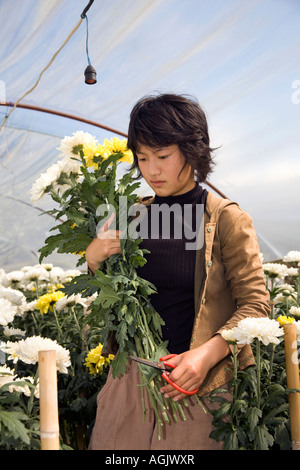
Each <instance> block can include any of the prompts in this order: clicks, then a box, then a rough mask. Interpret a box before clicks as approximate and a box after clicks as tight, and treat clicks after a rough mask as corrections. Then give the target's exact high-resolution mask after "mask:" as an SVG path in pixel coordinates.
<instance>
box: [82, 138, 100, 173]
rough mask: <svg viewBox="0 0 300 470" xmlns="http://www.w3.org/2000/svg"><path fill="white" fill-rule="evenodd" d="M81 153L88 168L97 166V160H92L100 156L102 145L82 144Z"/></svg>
mask: <svg viewBox="0 0 300 470" xmlns="http://www.w3.org/2000/svg"><path fill="white" fill-rule="evenodd" d="M83 154H84V158H85V161H86V166H87V167H88V168H94V170H96V169H97V168H98V162H97V161H95V160H94V158H95V157H99V156H100V155H101V156H102V147H101V145H100V144H93V143H91V144H89V145H84V146H83Z"/></svg>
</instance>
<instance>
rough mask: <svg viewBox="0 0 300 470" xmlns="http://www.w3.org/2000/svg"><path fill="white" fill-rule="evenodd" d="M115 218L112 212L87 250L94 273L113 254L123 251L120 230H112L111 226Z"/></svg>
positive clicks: (87, 258)
mask: <svg viewBox="0 0 300 470" xmlns="http://www.w3.org/2000/svg"><path fill="white" fill-rule="evenodd" d="M113 220H114V214H112V215H111V216H110V217H109V219H108V220H107V221H106V223H105V224H104V226H103V227H101V229H100V230H99V232H98V233H97V238H94V240H93V241H92V242H91V243H90V244H89V246H88V247H87V249H86V252H85V258H86V261H87V264H88V267H89V268H90V269H91V271H92V272H93V273H94V272H95V271H96V270H97V269H98V268H99V267H100V265H101V263H103V261H105V260H106V259H107V258H109V257H110V256H111V255H115V254H118V253H121V242H120V235H121V232H120V231H119V230H111V229H110V226H111V224H112V222H113Z"/></svg>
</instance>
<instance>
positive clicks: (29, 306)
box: [22, 299, 37, 314]
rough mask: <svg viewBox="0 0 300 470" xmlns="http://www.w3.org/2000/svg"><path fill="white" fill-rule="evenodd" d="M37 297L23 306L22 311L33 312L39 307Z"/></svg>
mask: <svg viewBox="0 0 300 470" xmlns="http://www.w3.org/2000/svg"><path fill="white" fill-rule="evenodd" d="M36 303H37V299H36V300H32V301H31V302H28V303H26V304H25V305H23V307H22V313H23V314H24V313H27V312H33V311H34V310H35V309H36V308H37V307H36Z"/></svg>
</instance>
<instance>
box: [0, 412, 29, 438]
mask: <svg viewBox="0 0 300 470" xmlns="http://www.w3.org/2000/svg"><path fill="white" fill-rule="evenodd" d="M27 419H28V418H27V416H26V415H25V414H24V413H22V412H20V411H6V410H0V423H2V424H3V426H4V427H6V428H7V430H8V431H9V432H11V434H12V436H13V437H14V438H15V439H21V440H22V441H23V442H24V443H25V444H29V443H30V438H29V433H28V430H27V429H26V427H25V426H24V424H23V423H22V421H25V420H27Z"/></svg>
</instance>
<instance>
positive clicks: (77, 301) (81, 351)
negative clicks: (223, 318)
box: [0, 252, 300, 450]
mask: <svg viewBox="0 0 300 470" xmlns="http://www.w3.org/2000/svg"><path fill="white" fill-rule="evenodd" d="M284 259H286V260H287V261H286V262H282V263H274V264H273V267H272V273H271V276H272V277H271V278H270V265H269V264H264V265H263V269H264V272H265V276H266V282H267V285H268V288H269V289H270V292H271V299H272V318H263V319H254V318H247V319H245V320H242V321H241V322H240V323H239V325H238V326H237V327H236V328H234V329H233V330H230V331H225V332H224V338H225V339H226V340H227V341H229V343H231V344H243V343H251V344H252V347H253V349H254V352H255V357H256V360H258V359H259V361H258V364H256V366H255V367H252V368H249V369H248V370H246V371H243V372H236V376H235V379H234V380H235V381H236V383H235V386H236V389H235V392H234V396H233V402H232V403H230V402H227V401H226V400H224V401H222V400H221V402H220V406H219V408H217V411H215V412H214V420H215V425H216V430H215V431H214V433H213V437H215V438H216V439H225V448H229V449H243V448H245V449H251V450H253V449H272V448H275V449H281V450H285V449H289V448H290V447H291V436H290V429H289V405H288V398H287V387H286V371H285V360H284V345H283V328H282V325H283V324H285V323H290V322H292V323H294V324H295V325H296V328H297V334H298V336H300V320H299V318H300V302H299V300H300V286H299V284H300V276H299V270H300V266H298V261H296V262H292V263H290V262H288V259H289V258H288V257H287V258H284ZM291 264H292V267H291ZM299 264H300V252H299ZM284 266H285V270H284V269H283V267H284ZM291 269H293V270H291ZM78 273H79V271H77V270H74V271H73V270H72V271H70V270H62V269H60V268H58V267H53V266H52V265H49V264H48V265H47V264H44V265H43V264H42V265H36V266H32V267H28V266H27V267H24V268H22V269H21V270H19V271H14V272H9V273H6V272H5V271H4V270H0V305H1V306H2V308H0V342H1V345H0V354H1V356H0V357H1V365H0V397H1V402H0V422H1V429H2V431H3V432H2V433H1V434H0V436H1V441H0V448H1V449H26V450H27V449H39V448H40V441H39V384H38V376H37V360H38V359H37V358H38V351H39V350H40V349H43V350H44V349H55V351H56V353H57V370H58V395H59V412H60V432H61V446H62V448H66V447H70V448H72V449H85V448H86V446H87V443H88V438H89V430H90V429H91V426H92V423H93V419H94V416H95V412H96V395H97V393H98V391H99V390H100V389H101V387H102V386H103V384H104V383H105V380H106V375H107V372H108V367H109V366H110V363H111V360H113V356H111V357H109V358H104V357H102V355H101V352H102V346H101V344H99V340H98V332H96V331H94V330H93V329H86V327H85V312H86V309H87V308H88V306H89V303H90V302H91V301H92V300H93V298H89V297H85V298H83V297H81V296H80V295H73V296H70V297H67V296H65V295H64V294H63V293H62V291H61V290H60V289H61V288H62V287H63V286H64V285H68V283H69V282H70V281H71V280H72V279H73V278H74V277H75V276H77V275H78ZM291 274H293V275H292V276H291ZM55 293H56V295H53V294H55ZM57 293H60V295H57ZM46 299H47V301H46ZM258 344H259V348H258ZM258 353H259V357H258ZM257 366H259V368H260V370H258V369H257ZM258 373H259V374H258ZM257 374H258V375H257ZM258 378H259V382H258ZM219 391H220V390H218V392H219ZM214 397H215V393H212V394H211V397H210V399H212V400H214ZM218 401H220V398H218ZM233 405H234V406H233ZM228 415H229V417H230V419H229V421H228Z"/></svg>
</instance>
